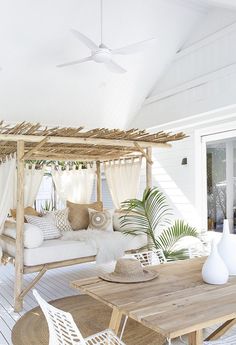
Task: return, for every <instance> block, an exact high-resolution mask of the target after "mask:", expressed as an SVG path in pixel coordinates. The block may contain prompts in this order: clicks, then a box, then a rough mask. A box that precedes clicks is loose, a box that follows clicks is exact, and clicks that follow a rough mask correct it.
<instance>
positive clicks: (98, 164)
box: [96, 161, 102, 201]
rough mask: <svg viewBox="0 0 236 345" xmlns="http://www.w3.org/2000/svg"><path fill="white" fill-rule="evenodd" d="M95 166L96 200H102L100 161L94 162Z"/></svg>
mask: <svg viewBox="0 0 236 345" xmlns="http://www.w3.org/2000/svg"><path fill="white" fill-rule="evenodd" d="M96 167H97V172H96V173H97V201H102V179H101V163H100V161H97V162H96Z"/></svg>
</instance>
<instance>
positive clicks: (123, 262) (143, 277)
mask: <svg viewBox="0 0 236 345" xmlns="http://www.w3.org/2000/svg"><path fill="white" fill-rule="evenodd" d="M157 277H158V272H154V271H151V270H147V269H144V268H143V267H142V265H141V263H140V262H139V261H138V260H137V259H133V258H129V259H126V258H121V259H118V260H117V263H116V267H115V270H114V272H112V273H106V274H102V275H100V278H101V279H103V280H106V281H109V282H114V283H127V284H128V283H141V282H146V281H149V280H152V279H154V278H157Z"/></svg>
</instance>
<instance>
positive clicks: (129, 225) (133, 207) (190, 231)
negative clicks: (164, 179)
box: [120, 187, 198, 260]
mask: <svg viewBox="0 0 236 345" xmlns="http://www.w3.org/2000/svg"><path fill="white" fill-rule="evenodd" d="M121 211H122V213H123V215H122V216H121V217H120V224H121V228H123V232H124V233H125V234H127V235H134V236H138V235H146V236H147V238H148V241H147V242H148V243H147V247H148V248H149V249H152V248H154V249H162V250H163V252H164V254H165V256H166V258H167V259H168V260H180V259H185V258H187V257H188V251H187V248H183V249H179V250H176V243H177V242H178V241H179V240H180V239H182V238H184V237H186V236H192V237H198V232H197V229H195V228H194V227H191V226H190V225H188V224H186V223H185V222H184V221H183V220H176V221H175V222H174V223H173V224H172V223H171V220H170V217H171V210H170V207H169V206H168V204H167V202H166V197H165V195H164V194H163V193H162V192H161V191H160V190H159V189H158V188H157V187H153V188H147V189H145V191H144V193H143V197H142V199H141V200H139V199H129V200H126V201H124V202H123V203H122V205H121Z"/></svg>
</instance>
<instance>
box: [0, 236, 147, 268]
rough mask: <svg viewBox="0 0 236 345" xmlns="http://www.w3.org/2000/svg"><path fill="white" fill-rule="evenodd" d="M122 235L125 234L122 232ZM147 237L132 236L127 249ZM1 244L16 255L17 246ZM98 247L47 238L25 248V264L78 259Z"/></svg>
mask: <svg viewBox="0 0 236 345" xmlns="http://www.w3.org/2000/svg"><path fill="white" fill-rule="evenodd" d="M120 236H121V237H122V236H125V235H124V234H122V233H120ZM145 241H146V239H145V237H143V236H137V237H132V238H130V237H129V239H128V240H127V241H126V248H125V250H132V249H138V248H140V247H142V246H143V245H144V244H145ZM0 246H1V247H2V249H3V251H6V252H7V253H8V254H10V255H12V256H13V257H14V256H15V247H14V246H12V245H11V244H9V243H6V242H5V241H2V240H0ZM96 254H97V249H96V248H95V247H94V245H92V244H91V245H90V244H89V243H88V241H86V242H84V241H74V240H66V241H64V240H61V239H56V240H46V241H44V242H43V244H42V245H41V246H39V247H37V248H31V249H28V248H25V249H24V265H25V266H35V265H42V264H46V263H50V262H58V261H64V260H70V259H78V258H83V257H88V256H95V255H96Z"/></svg>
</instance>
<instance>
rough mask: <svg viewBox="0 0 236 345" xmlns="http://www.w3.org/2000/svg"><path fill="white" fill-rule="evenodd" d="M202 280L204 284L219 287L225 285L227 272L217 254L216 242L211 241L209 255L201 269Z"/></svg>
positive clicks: (227, 277)
mask: <svg viewBox="0 0 236 345" xmlns="http://www.w3.org/2000/svg"><path fill="white" fill-rule="evenodd" d="M202 278H203V280H204V282H205V283H208V284H213V285H221V284H225V283H227V281H228V279H229V272H228V269H227V266H226V265H225V263H224V261H223V259H222V258H221V256H220V255H219V253H218V249H217V244H216V241H212V244H211V253H210V255H209V256H208V258H207V259H206V261H205V263H204V265H203V267H202Z"/></svg>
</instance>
